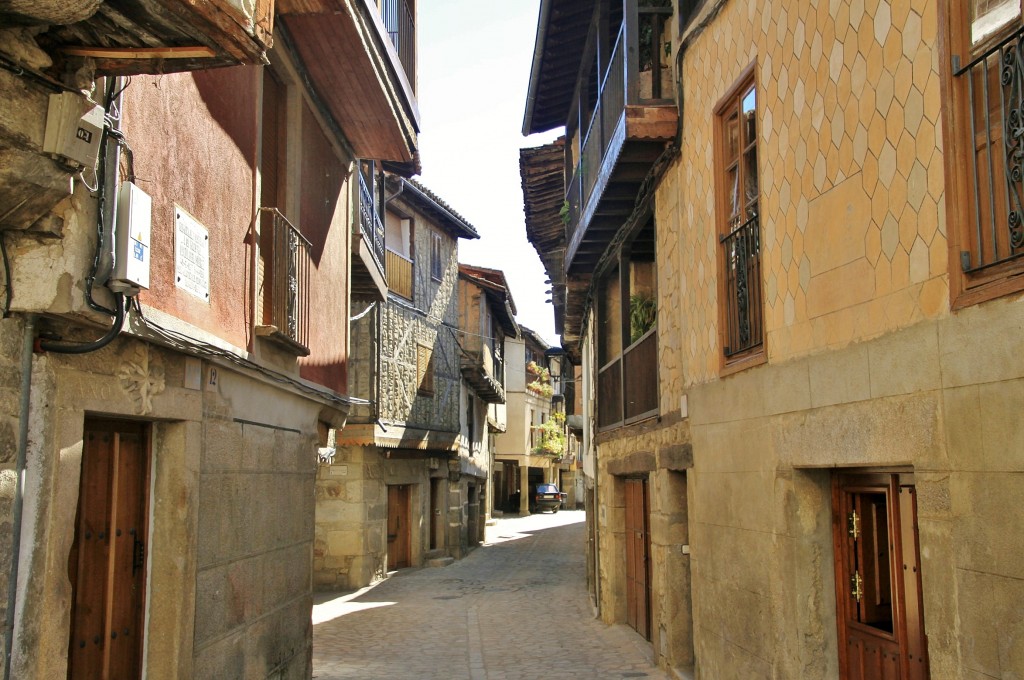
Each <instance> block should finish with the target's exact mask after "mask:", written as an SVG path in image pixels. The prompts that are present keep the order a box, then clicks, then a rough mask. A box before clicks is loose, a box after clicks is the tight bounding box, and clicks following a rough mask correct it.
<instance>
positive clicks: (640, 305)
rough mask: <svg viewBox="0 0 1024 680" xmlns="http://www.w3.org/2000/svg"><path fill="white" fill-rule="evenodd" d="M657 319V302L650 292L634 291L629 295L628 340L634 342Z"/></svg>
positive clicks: (652, 326)
mask: <svg viewBox="0 0 1024 680" xmlns="http://www.w3.org/2000/svg"><path fill="white" fill-rule="evenodd" d="M657 320H658V303H657V302H656V301H655V300H654V296H653V295H651V294H650V293H634V294H633V295H630V296H629V341H630V342H631V343H633V342H636V341H637V340H639V339H640V337H641V336H642V335H643V334H644V333H646V332H647V331H649V330H651V329H652V328H654V324H655V322H656V321H657Z"/></svg>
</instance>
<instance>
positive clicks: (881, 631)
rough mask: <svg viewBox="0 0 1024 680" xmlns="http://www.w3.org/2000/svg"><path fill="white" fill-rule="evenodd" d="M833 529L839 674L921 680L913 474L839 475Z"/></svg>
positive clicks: (923, 662)
mask: <svg viewBox="0 0 1024 680" xmlns="http://www.w3.org/2000/svg"><path fill="white" fill-rule="evenodd" d="M832 525H833V537H834V538H833V540H834V543H835V557H836V598H837V604H838V607H837V613H838V616H839V661H840V672H841V677H843V678H845V679H846V680H926V679H927V678H928V677H929V676H928V655H927V640H926V638H925V634H924V616H923V607H922V601H921V569H920V557H919V549H918V538H917V502H916V494H915V489H914V484H913V479H912V477H911V476H910V475H898V474H870V475H869V474H863V475H837V476H836V478H835V481H834V486H833V523H832Z"/></svg>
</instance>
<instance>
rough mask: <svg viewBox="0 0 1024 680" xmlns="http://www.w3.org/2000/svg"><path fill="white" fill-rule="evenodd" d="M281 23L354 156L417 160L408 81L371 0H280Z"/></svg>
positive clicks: (411, 169)
mask: <svg viewBox="0 0 1024 680" xmlns="http://www.w3.org/2000/svg"><path fill="white" fill-rule="evenodd" d="M277 7H278V15H279V24H280V25H283V26H284V28H285V31H284V35H285V36H286V40H287V42H288V43H289V44H290V46H291V47H292V49H293V50H294V51H295V52H296V53H297V54H298V56H299V59H300V60H301V65H302V69H303V70H304V72H305V73H306V74H307V75H308V77H309V79H310V80H311V82H312V85H313V87H314V88H315V90H316V93H317V95H318V96H319V97H320V98H321V99H322V101H323V102H324V104H325V105H326V107H327V109H328V110H329V111H330V113H331V116H332V117H333V118H334V119H335V121H336V122H337V123H338V125H339V126H340V127H341V129H342V131H343V132H344V134H345V137H346V139H347V140H348V142H349V143H350V144H351V145H352V149H353V151H354V153H355V155H356V156H357V157H360V158H372V159H375V160H382V161H391V162H395V163H400V164H405V166H404V167H398V168H395V169H397V170H399V171H401V173H402V174H403V175H404V174H416V172H418V167H419V155H418V148H419V145H418V141H417V135H418V132H419V107H418V104H417V101H416V95H415V91H414V87H413V85H412V84H411V83H410V82H409V79H408V76H407V74H406V72H405V68H404V66H403V65H402V61H401V59H400V58H399V56H398V53H397V52H396V50H395V48H394V45H393V44H392V42H391V39H390V38H389V37H388V34H387V32H386V30H385V28H384V25H383V24H382V21H381V17H380V12H379V9H378V8H377V6H376V4H374V3H373V2H372V1H371V0H329V1H328V0H278V3H277Z"/></svg>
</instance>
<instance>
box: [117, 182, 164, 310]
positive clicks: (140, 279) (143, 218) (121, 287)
mask: <svg viewBox="0 0 1024 680" xmlns="http://www.w3.org/2000/svg"><path fill="white" fill-rule="evenodd" d="M152 219H153V199H152V198H151V197H150V196H149V194H147V193H146V192H145V191H143V190H142V189H140V188H139V187H137V186H135V185H134V184H132V183H131V182H124V183H123V184H121V189H120V190H119V191H118V194H117V212H116V216H115V218H114V272H113V274H112V275H111V277H110V281H109V282H108V283H107V287H108V288H110V289H111V290H112V291H114V292H117V293H124V294H125V295H135V294H136V293H138V292H139V289H141V288H145V289H148V288H149V232H150V225H151V222H152Z"/></svg>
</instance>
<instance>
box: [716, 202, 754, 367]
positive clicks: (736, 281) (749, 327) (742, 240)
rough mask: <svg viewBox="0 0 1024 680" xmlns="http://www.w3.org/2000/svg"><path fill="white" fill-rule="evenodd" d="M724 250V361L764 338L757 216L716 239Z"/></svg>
mask: <svg viewBox="0 0 1024 680" xmlns="http://www.w3.org/2000/svg"><path fill="white" fill-rule="evenodd" d="M720 240H721V242H722V245H723V247H724V249H725V347H724V353H725V356H726V358H728V357H732V356H735V355H737V354H739V353H741V352H746V351H747V350H750V349H753V348H755V347H757V346H759V345H760V344H761V343H762V341H763V337H764V307H763V303H762V300H761V229H760V225H759V223H758V219H757V215H754V216H753V217H751V218H750V219H749V220H747V221H746V222H744V223H743V224H741V225H739V226H738V227H736V228H735V229H733V230H732V231H731V232H729V233H728V234H726V235H724V236H722V237H721V238H720Z"/></svg>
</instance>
